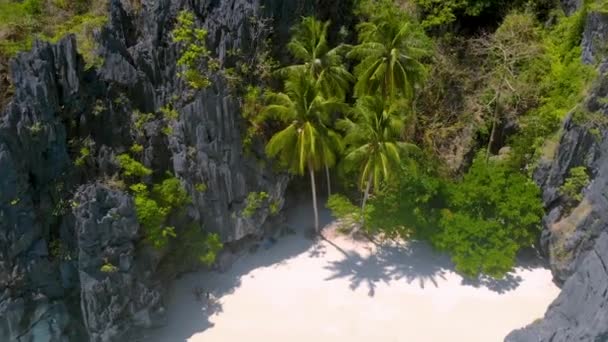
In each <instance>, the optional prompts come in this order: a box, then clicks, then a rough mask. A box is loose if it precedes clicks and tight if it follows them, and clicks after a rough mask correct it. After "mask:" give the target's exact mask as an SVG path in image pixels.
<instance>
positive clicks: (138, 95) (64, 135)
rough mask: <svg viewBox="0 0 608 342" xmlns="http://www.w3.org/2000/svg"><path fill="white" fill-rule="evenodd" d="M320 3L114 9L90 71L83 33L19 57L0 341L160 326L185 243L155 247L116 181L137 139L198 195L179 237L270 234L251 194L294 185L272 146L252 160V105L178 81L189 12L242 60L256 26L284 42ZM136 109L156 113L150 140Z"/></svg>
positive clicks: (4, 116) (278, 193) (0, 278)
mask: <svg viewBox="0 0 608 342" xmlns="http://www.w3.org/2000/svg"><path fill="white" fill-rule="evenodd" d="M312 8H313V7H312V3H311V2H308V1H304V0H302V1H276V0H226V1H210V0H196V1H186V0H141V1H129V0H112V1H110V4H109V17H110V18H109V22H108V24H107V25H106V27H104V28H103V29H102V30H101V32H99V33H98V35H97V36H98V37H97V41H98V44H99V56H100V58H101V59H100V60H101V61H102V63H101V64H100V66H99V67H97V68H91V69H86V68H85V64H84V62H83V59H82V58H81V57H80V56H79V55H78V53H77V47H76V46H75V40H74V39H73V38H72V37H66V38H64V39H63V40H61V41H60V42H59V43H58V44H56V45H53V44H48V43H43V42H38V43H36V44H35V46H34V48H33V49H32V51H30V52H27V53H22V54H20V55H19V56H18V57H17V58H15V59H14V60H13V61H12V62H11V75H12V79H13V84H14V88H15V93H14V96H13V98H12V100H11V101H10V103H8V104H7V105H6V107H5V109H4V112H3V113H1V114H0V341H37V342H38V341H42V342H44V341H84V340H91V341H124V340H126V339H127V337H128V336H130V334H131V333H132V330H133V329H132V328H140V327H150V326H153V325H155V324H159V323H162V318H163V311H164V309H163V303H162V296H163V288H164V287H165V286H166V285H167V283H168V282H169V281H170V275H171V274H174V273H175V271H173V273H172V272H169V273H166V272H165V273H162V274H163V275H167V274H169V276H168V277H163V278H161V277H160V275H161V271H162V267H163V262H164V260H165V259H166V257H167V255H170V254H171V252H172V251H171V248H175V246H173V247H172V246H169V247H168V248H166V249H165V250H162V251H158V250H154V249H152V248H150V247H149V246H148V245H147V244H146V243H145V242H144V241H143V239H142V236H143V232H142V229H141V227H140V226H139V224H138V222H137V218H136V215H135V209H134V204H133V200H132V198H131V195H130V194H129V193H128V189H127V190H125V189H124V188H121V187H120V186H118V184H116V179H115V178H113V177H114V176H115V175H116V174H117V173H118V171H119V169H118V165H117V162H116V158H115V157H116V156H117V155H119V154H121V153H125V152H128V150H129V148H130V147H131V146H132V145H133V144H135V143H137V144H140V145H141V146H142V147H143V151H141V155H142V159H143V161H144V164H145V165H146V166H148V167H150V168H151V169H153V170H154V171H155V175H163V174H165V173H166V172H170V173H172V174H175V175H176V176H177V177H178V178H179V180H180V181H181V183H182V185H183V186H184V187H185V189H186V190H187V192H188V194H189V195H190V196H191V197H192V204H191V205H189V206H188V207H187V210H186V213H185V214H184V215H182V217H180V218H179V221H177V222H175V224H176V226H177V230H178V232H177V234H178V235H179V234H180V229H181V226H182V225H181V223H187V224H188V225H192V224H194V226H195V227H196V229H204V230H206V231H211V232H216V233H218V234H219V235H220V236H221V238H222V240H223V241H224V242H226V243H232V242H236V241H239V240H241V239H244V238H247V237H251V236H259V235H261V234H263V225H264V222H265V221H266V220H267V218H268V217H269V212H270V210H269V209H268V208H261V209H260V210H259V212H258V213H256V214H255V215H253V216H252V217H243V216H242V215H241V214H240V212H241V210H242V209H243V207H244V206H245V203H244V202H245V198H246V196H247V194H248V193H250V192H254V191H255V192H258V191H265V192H267V193H268V194H269V195H270V198H271V200H272V201H273V202H275V203H277V205H282V203H283V193H284V191H285V187H286V185H287V180H288V179H287V177H286V176H284V175H278V174H276V173H275V172H273V170H272V165H270V163H268V162H265V161H264V160H263V158H264V157H263V154H262V153H260V151H259V148H257V149H256V147H255V146H254V147H253V149H252V151H251V153H245V152H244V151H243V144H242V134H243V132H244V123H243V121H242V119H241V113H240V102H239V99H238V97H236V96H234V94H233V93H232V92H231V90H230V89H229V87H228V86H227V85H226V84H225V82H224V81H223V80H222V79H221V77H219V76H218V77H213V85H212V87H210V88H209V89H206V90H203V91H196V92H193V91H191V90H190V89H188V87H187V86H186V85H185V84H184V82H183V81H182V80H181V79H180V78H179V77H178V76H177V67H176V60H177V56H178V49H177V46H176V45H175V44H174V43H173V42H172V40H171V35H170V31H171V30H172V28H173V26H174V23H175V17H176V16H177V13H178V12H179V11H181V10H183V9H188V10H190V11H192V12H193V13H194V14H195V16H196V20H197V22H198V23H199V24H200V25H202V26H203V27H205V28H206V29H207V30H208V31H209V46H210V48H211V51H212V53H213V54H214V56H217V58H218V59H219V61H220V63H222V64H225V65H230V63H233V61H231V60H230V58H233V57H231V56H230V54H229V53H228V51H230V50H231V49H240V50H243V51H247V50H248V49H250V47H251V45H252V44H254V43H256V42H255V40H254V37H253V35H252V30H253V28H252V20H255V19H256V18H258V19H259V18H271V19H273V24H274V27H275V32H276V34H275V35H274V36H273V37H272V38H273V39H276V40H278V41H281V40H283V42H284V40H285V39H286V35H287V34H288V32H289V30H288V29H287V27H289V26H291V24H292V23H293V20H294V19H296V18H298V17H299V16H300V15H303V14H305V13H308V12H310V11H311V10H312ZM263 38H266V37H256V39H263ZM168 104H171V106H172V107H173V108H174V109H176V110H177V111H178V113H179V118H178V119H177V120H175V121H174V122H172V123H171V127H170V133H169V134H167V130H163V128H166V127H163V126H162V122H163V121H162V119H161V114H160V108H161V107H163V106H166V105H168ZM137 112H138V113H152V114H154V115H152V117H151V119H150V120H148V121H147V122H145V123H144V124H143V125H141V127H140V128H139V132H135V131H136V129H135V128H134V127H135V125H136V124H137V123H136V115H134V113H137ZM83 147H86V149H85V150H83V149H82V148H83ZM76 164H78V165H76ZM153 176H154V175H153ZM200 184H204V185H205V187H206V190H205V191H201V190H200V187H199V186H197V185H200ZM104 265H111V267H110V268H111V270H110V272H108V270H107V269H106V270H105V271H103V267H104ZM127 340H128V339H127Z"/></svg>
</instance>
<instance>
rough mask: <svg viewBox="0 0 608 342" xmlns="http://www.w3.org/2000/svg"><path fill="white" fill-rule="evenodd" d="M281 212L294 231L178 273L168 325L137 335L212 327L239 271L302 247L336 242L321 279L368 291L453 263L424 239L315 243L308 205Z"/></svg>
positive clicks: (507, 282)
mask: <svg viewBox="0 0 608 342" xmlns="http://www.w3.org/2000/svg"><path fill="white" fill-rule="evenodd" d="M286 215H287V217H288V225H289V227H290V228H292V229H293V230H295V231H296V235H291V236H286V237H284V238H281V239H280V240H279V242H278V243H277V244H275V245H274V246H272V248H270V249H269V250H265V249H263V248H260V249H259V250H258V251H257V252H255V253H254V254H250V253H243V254H242V255H241V257H240V258H239V260H238V261H237V262H235V263H234V264H233V266H232V267H231V268H230V269H229V270H228V271H227V272H225V273H218V272H207V273H204V272H199V273H193V274H187V275H184V276H183V277H181V279H180V280H178V281H176V282H175V284H174V286H173V287H172V291H171V293H170V298H171V304H170V305H169V310H170V311H171V312H170V315H169V319H168V321H167V322H166V323H167V325H168V326H169V327H170V329H155V330H147V331H145V332H144V333H143V335H142V338H140V339H138V340H139V341H146V342H148V341H150V342H154V341H158V342H166V341H171V342H181V341H186V340H188V339H189V338H191V337H192V336H193V335H195V334H197V333H201V332H203V331H205V330H207V329H209V328H211V327H213V323H212V322H211V321H210V318H211V316H213V315H216V314H219V313H221V312H222V311H223V308H222V305H221V302H220V301H219V300H218V299H220V298H221V297H223V296H225V295H227V294H231V293H233V292H234V291H235V290H236V289H238V288H239V287H240V286H241V279H242V278H243V277H245V276H248V275H249V274H250V272H251V271H252V270H255V269H257V268H260V267H272V266H275V267H276V266H279V265H281V264H284V263H285V262H287V261H288V260H289V259H291V258H293V257H295V256H298V255H301V254H302V253H308V256H309V257H311V258H320V257H323V256H324V255H325V254H326V253H327V249H328V248H336V249H337V250H338V251H340V252H341V253H342V254H343V255H344V258H343V259H342V260H339V261H330V262H328V265H327V266H325V268H326V269H327V270H328V271H329V272H330V273H331V275H330V276H329V277H327V278H326V279H325V280H327V281H331V280H333V279H339V278H347V279H348V280H349V282H350V289H351V290H356V289H357V288H359V287H360V286H362V285H364V286H367V288H368V295H369V296H372V297H373V296H374V295H375V293H376V288H377V284H379V283H380V282H384V283H390V282H397V281H407V282H408V283H413V282H415V283H417V284H418V286H420V288H423V289H424V288H425V287H426V286H434V287H439V286H440V285H439V282H438V280H439V279H445V274H446V273H447V272H450V271H453V270H454V265H453V263H452V262H451V261H450V259H449V257H448V256H447V255H445V254H442V253H438V252H436V251H434V250H433V249H432V248H431V247H430V246H429V245H428V244H426V243H424V242H419V241H411V242H408V243H396V242H390V243H383V244H377V245H376V250H375V251H374V252H373V253H370V254H369V255H361V254H359V253H358V252H356V251H353V250H350V249H346V248H342V247H341V246H339V245H338V244H336V243H335V242H332V241H329V240H324V241H325V242H326V243H317V242H316V241H314V240H312V239H304V238H302V236H303V235H307V232H306V231H307V230H309V229H311V226H310V225H306V222H311V223H312V219H311V218H312V212H311V206H310V205H298V206H293V207H292V208H291V209H289V210H288V211H287V213H286ZM320 221H321V222H320V223H321V225H322V226H326V225H327V224H329V223H330V222H331V221H332V217H331V215H330V213H329V212H328V211H327V210H321V212H320ZM522 266H523V267H525V268H534V267H537V266H538V265H537V263H536V262H527V263H525V264H523V265H522ZM521 281H522V279H521V277H519V276H517V275H516V274H509V275H508V276H507V277H505V278H504V279H501V280H494V279H490V278H484V277H480V278H479V279H474V280H472V279H468V280H463V284H465V285H470V286H474V287H485V288H488V289H490V290H492V291H495V292H497V293H506V292H508V291H511V290H514V289H516V288H517V287H518V286H519V284H520V283H521ZM196 287H202V288H204V289H205V291H209V293H210V296H211V299H210V300H202V301H197V300H196V296H195V293H194V290H195V288H196ZM166 334H170V335H166Z"/></svg>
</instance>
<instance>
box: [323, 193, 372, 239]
mask: <svg viewBox="0 0 608 342" xmlns="http://www.w3.org/2000/svg"><path fill="white" fill-rule="evenodd" d="M326 207H327V208H328V209H329V210H331V213H332V215H333V216H334V217H335V218H337V219H339V220H340V229H341V230H343V231H349V230H351V229H353V228H354V227H356V226H357V225H359V224H361V222H362V215H361V208H359V207H358V206H356V205H355V204H353V203H352V202H351V200H350V199H349V198H348V197H346V196H344V195H341V194H333V195H331V196H329V198H328V199H327V204H326ZM368 207H369V206H368Z"/></svg>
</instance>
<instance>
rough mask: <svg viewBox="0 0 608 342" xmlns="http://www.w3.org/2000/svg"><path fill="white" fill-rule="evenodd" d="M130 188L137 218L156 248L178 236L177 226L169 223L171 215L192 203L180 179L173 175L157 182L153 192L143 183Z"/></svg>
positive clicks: (163, 245)
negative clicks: (133, 196)
mask: <svg viewBox="0 0 608 342" xmlns="http://www.w3.org/2000/svg"><path fill="white" fill-rule="evenodd" d="M130 189H131V190H132V191H133V193H134V195H135V210H136V213H137V219H138V221H139V223H140V225H141V226H142V227H143V228H144V231H145V232H146V238H147V239H148V241H150V242H151V243H152V245H153V246H154V247H156V248H159V249H160V248H163V247H165V246H166V245H167V244H168V243H169V240H170V239H171V238H175V237H176V236H177V234H176V232H175V227H172V226H169V225H168V224H167V222H168V219H169V216H170V215H171V214H174V213H177V212H178V211H179V210H181V209H182V208H183V207H184V206H185V205H186V204H188V203H190V198H189V196H188V194H187V192H186V190H185V189H184V188H183V187H182V185H181V183H180V181H179V179H177V178H175V177H172V176H170V177H168V178H167V179H165V180H164V181H163V182H162V183H160V184H155V185H154V186H153V189H152V192H151V193H150V191H149V190H148V186H147V185H145V184H143V183H138V184H134V185H132V186H131V187H130Z"/></svg>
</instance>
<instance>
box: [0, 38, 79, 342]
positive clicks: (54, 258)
mask: <svg viewBox="0 0 608 342" xmlns="http://www.w3.org/2000/svg"><path fill="white" fill-rule="evenodd" d="M82 65H83V63H82V60H81V58H80V57H78V56H77V54H76V50H75V42H74V40H73V39H66V40H63V41H62V42H60V43H59V44H57V45H55V46H51V45H49V44H45V43H38V44H36V46H35V47H34V51H33V52H32V53H28V54H23V55H21V56H20V58H18V59H16V60H15V61H13V63H12V77H13V80H14V85H15V96H14V98H13V100H12V102H11V103H10V104H9V105H8V106H7V108H6V111H5V112H4V113H3V114H2V116H0V170H1V176H0V340H2V341H14V340H20V341H30V340H36V341H63V340H64V339H65V338H66V337H65V336H64V334H66V335H67V333H68V331H69V330H74V331H75V330H77V329H76V328H74V327H71V324H74V323H75V322H74V320H73V319H71V318H70V315H68V310H67V309H66V304H65V302H64V298H65V297H66V296H67V295H68V292H69V286H70V284H69V283H64V282H62V279H61V276H60V274H61V272H60V270H59V267H60V266H59V265H61V264H65V265H67V263H69V260H67V258H65V257H66V256H67V255H68V254H69V253H70V251H71V248H73V243H74V237H73V234H72V230H71V229H70V228H69V226H70V224H69V222H70V219H71V215H70V214H69V210H66V208H65V205H64V204H65V203H64V202H63V198H62V196H61V195H60V193H61V192H62V191H63V190H64V189H66V188H67V187H69V186H70V184H71V182H72V181H71V179H70V178H69V174H70V169H71V168H72V165H73V164H72V162H71V160H70V157H69V153H68V147H67V135H68V128H66V126H65V124H64V120H67V119H68V118H71V117H73V116H75V115H76V111H77V108H79V107H80V105H79V102H80V101H81V100H82V99H83V98H86V97H87V94H86V91H85V89H84V88H83V85H84V84H85V83H86V82H84V81H83V79H82V77H83V72H82ZM66 267H67V266H64V267H63V268H64V269H66ZM68 268H69V267H68ZM26 313H27V314H26ZM32 313H33V314H32ZM75 321H78V319H76V320H75ZM75 324H78V323H77V322H76V323H75Z"/></svg>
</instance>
